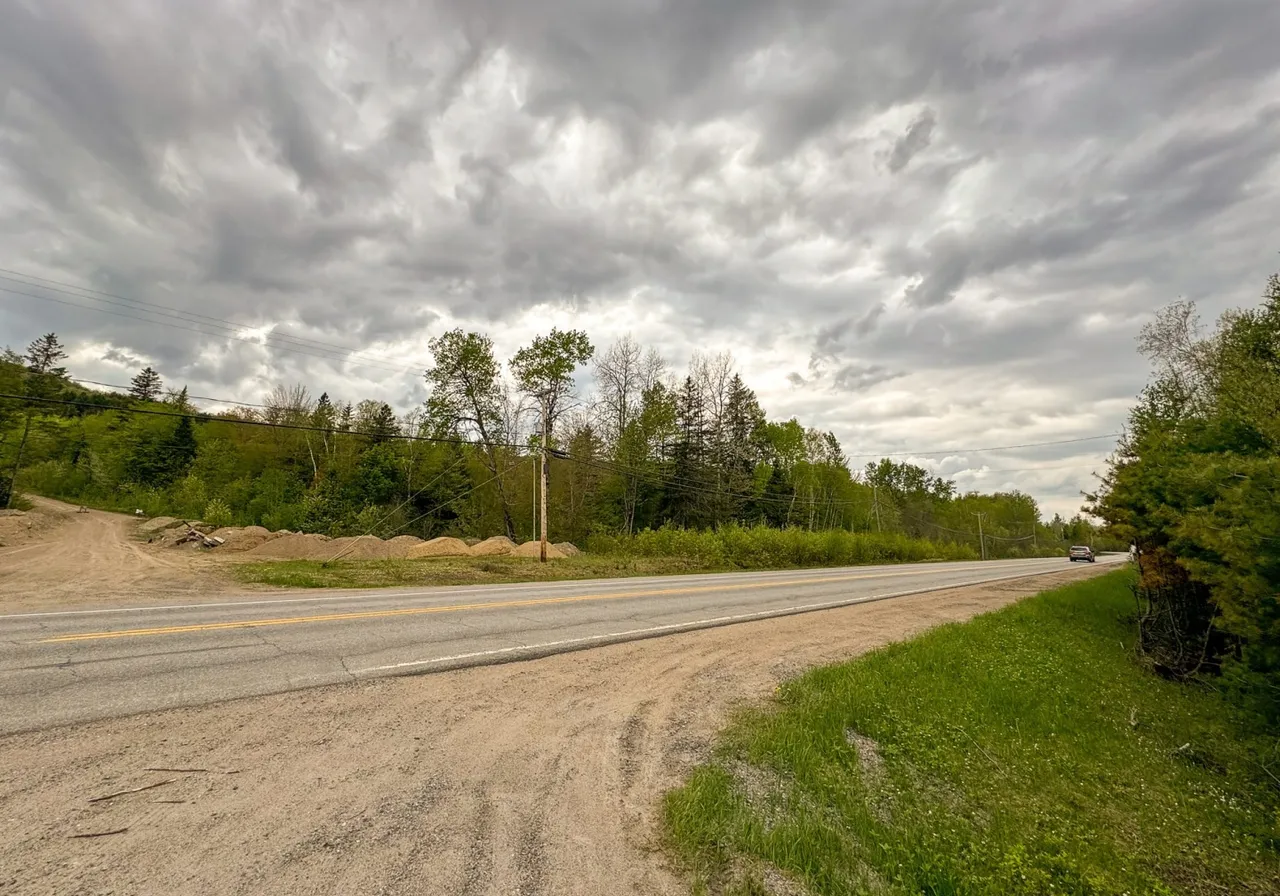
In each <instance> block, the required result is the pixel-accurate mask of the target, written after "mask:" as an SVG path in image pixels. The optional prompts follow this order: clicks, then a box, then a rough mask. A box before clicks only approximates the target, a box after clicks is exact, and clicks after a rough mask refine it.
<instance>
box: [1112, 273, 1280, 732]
mask: <svg viewBox="0 0 1280 896" xmlns="http://www.w3.org/2000/svg"><path fill="white" fill-rule="evenodd" d="M1139 347H1140V349H1141V351H1142V352H1143V354H1144V355H1146V356H1147V357H1148V358H1150V359H1151V361H1152V362H1153V366H1154V370H1153V374H1152V376H1151V379H1150V382H1149V383H1148V385H1147V386H1146V388H1145V389H1144V390H1143V392H1142V394H1141V396H1140V397H1139V400H1138V402H1137V404H1136V405H1135V407H1134V408H1133V411H1132V413H1131V414H1130V417H1129V424H1128V427H1127V431H1126V433H1125V435H1124V438H1123V439H1122V440H1121V442H1120V445H1119V449H1118V450H1117V452H1116V454H1115V456H1114V457H1113V459H1112V461H1111V463H1110V465H1109V470H1108V472H1107V475H1106V477H1105V479H1104V481H1103V483H1102V486H1101V487H1100V489H1099V490H1098V491H1097V493H1096V494H1094V495H1092V496H1091V502H1090V503H1091V508H1092V510H1093V512H1094V513H1096V514H1098V515H1099V516H1100V517H1102V518H1103V519H1104V520H1105V521H1106V522H1107V523H1108V525H1109V526H1110V528H1111V530H1112V531H1113V532H1114V533H1115V534H1116V535H1118V536H1119V537H1121V538H1124V539H1126V540H1132V541H1134V542H1135V543H1136V545H1137V547H1138V549H1139V551H1140V554H1139V566H1140V578H1139V581H1138V584H1137V587H1136V594H1137V598H1138V612H1137V624H1138V631H1139V636H1140V637H1139V644H1140V646H1141V648H1142V650H1143V652H1144V654H1145V655H1146V656H1147V657H1148V658H1149V660H1150V662H1151V663H1152V664H1153V666H1154V667H1155V668H1156V669H1157V670H1159V671H1160V672H1162V673H1164V674H1166V675H1169V676H1173V677H1192V676H1199V675H1203V674H1205V673H1210V674H1216V673H1219V672H1221V673H1223V676H1222V678H1221V679H1219V680H1221V681H1225V682H1227V683H1229V684H1230V685H1232V688H1233V691H1234V692H1235V693H1236V694H1237V695H1238V696H1240V697H1241V698H1242V699H1244V700H1245V701H1246V702H1247V703H1248V704H1250V705H1251V706H1253V707H1254V708H1255V709H1257V710H1258V711H1259V712H1260V714H1261V717H1262V718H1265V719H1267V720H1269V721H1270V722H1271V723H1272V724H1276V723H1280V494H1277V490H1278V489H1280V277H1277V276H1274V275H1273V276H1272V277H1271V278H1270V281H1269V282H1268V285H1267V289H1266V291H1265V293H1264V295H1263V300H1262V303H1261V305H1260V306H1258V307H1256V308H1251V309H1237V310H1231V311H1228V312H1226V313H1225V314H1223V315H1222V316H1221V317H1220V319H1219V320H1218V322H1217V326H1216V327H1215V328H1214V329H1213V330H1212V331H1207V330H1205V329H1204V328H1203V327H1202V326H1201V325H1200V322H1199V320H1198V317H1197V313H1196V308H1195V305H1194V304H1193V303H1190V302H1178V303H1176V304H1174V305H1171V306H1170V307H1168V308H1166V309H1165V310H1164V311H1163V312H1162V313H1161V314H1160V315H1159V316H1158V317H1157V319H1156V320H1155V321H1154V322H1152V323H1151V324H1150V325H1148V326H1147V327H1146V328H1145V329H1144V330H1143V332H1142V334H1141V337H1140V340H1139Z"/></svg>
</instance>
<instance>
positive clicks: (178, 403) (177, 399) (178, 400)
mask: <svg viewBox="0 0 1280 896" xmlns="http://www.w3.org/2000/svg"><path fill="white" fill-rule="evenodd" d="M166 403H167V404H169V405H171V406H172V407H173V408H174V409H175V410H177V411H180V412H182V413H184V414H186V413H190V412H191V411H194V410H195V407H194V406H193V405H192V404H191V399H189V398H188V397H187V387H186V386H183V387H182V388H181V389H179V390H178V391H177V392H174V391H172V390H170V391H169V400H168V401H167V402H166Z"/></svg>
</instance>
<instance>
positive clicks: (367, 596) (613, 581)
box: [0, 545, 1062, 620]
mask: <svg viewBox="0 0 1280 896" xmlns="http://www.w3.org/2000/svg"><path fill="white" fill-rule="evenodd" d="M33 547H38V545H33ZM1060 559H1062V558H1059V557H1047V558H1041V557H1032V558H1028V559H1026V560H996V561H992V565H993V566H994V565H995V564H999V565H1000V567H1001V568H1007V567H1009V566H1011V565H1013V564H1021V563H1028V564H1030V563H1035V562H1036V561H1038V560H1060ZM981 562H982V561H981V560H949V561H945V562H943V563H929V562H926V561H921V562H917V563H890V564H880V565H877V566H816V567H809V568H806V569H778V570H766V569H761V570H741V571H739V572H723V573H705V574H701V575H699V574H696V573H695V574H684V575H674V576H617V577H614V578H607V579H570V580H562V581H559V582H504V583H502V584H500V585H492V586H489V587H484V586H474V585H473V586H468V587H464V588H455V589H452V590H449V591H438V590H434V589H433V590H430V591H397V590H394V589H385V590H374V589H360V588H352V589H350V590H349V591H347V592H346V593H344V594H334V595H327V596H326V595H321V596H317V597H290V598H272V599H271V600H228V601H218V602H217V603H199V604H168V605H165V606H157V607H104V608H99V609H92V610H88V609H86V610H53V611H48V612H43V613H10V614H8V615H0V620H5V619H45V618H50V617H56V616H101V615H106V614H110V613H151V612H159V611H161V610H200V609H204V608H206V607H262V606H271V605H273V604H305V603H327V602H331V601H339V600H349V601H364V600H386V599H391V598H402V597H449V596H451V595H455V594H506V593H508V592H511V591H534V590H547V591H565V590H569V589H572V588H587V587H597V588H598V587H600V586H601V585H618V584H623V583H629V582H632V583H633V582H653V583H655V584H656V583H663V584H665V583H669V582H683V583H686V584H696V583H698V582H713V581H720V580H722V579H734V578H738V577H743V578H748V577H751V578H756V579H760V578H768V577H771V576H783V577H787V580H788V581H796V582H800V583H803V581H804V580H805V579H806V578H812V577H814V576H819V575H830V574H831V573H833V572H846V571H859V572H871V573H874V572H877V571H880V570H883V571H885V573H886V574H891V573H890V571H893V570H899V569H905V568H908V567H913V566H928V567H930V568H933V569H943V568H946V567H952V566H956V565H961V564H969V563H981ZM1049 571H1050V572H1052V570H1049ZM1028 575H1036V573H1028ZM779 584H787V581H783V582H780V583H779ZM286 593H288V592H286ZM293 593H295V594H296V593H298V592H293Z"/></svg>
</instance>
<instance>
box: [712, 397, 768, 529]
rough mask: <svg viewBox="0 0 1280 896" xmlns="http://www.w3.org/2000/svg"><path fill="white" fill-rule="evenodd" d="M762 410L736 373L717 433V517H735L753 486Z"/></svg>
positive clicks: (762, 420)
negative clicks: (718, 484)
mask: <svg viewBox="0 0 1280 896" xmlns="http://www.w3.org/2000/svg"><path fill="white" fill-rule="evenodd" d="M764 422H765V417H764V411H762V410H761V409H760V402H759V400H758V399H757V398H756V394H755V392H753V391H751V390H750V389H748V388H747V386H746V384H745V383H744V382H743V381H742V377H740V376H739V375H738V374H736V373H735V374H734V375H733V379H731V380H730V381H729V388H728V395H727V398H726V400H725V406H724V412H723V413H722V414H721V420H720V431H719V432H718V433H717V434H716V465H717V467H718V470H717V472H718V475H719V482H720V486H721V489H720V493H719V495H718V497H719V498H720V501H719V506H718V507H717V516H721V515H722V516H724V517H727V518H730V519H734V518H738V517H740V515H741V514H742V512H743V510H744V508H745V507H746V505H747V501H748V498H747V497H746V496H747V495H749V494H750V492H751V491H752V489H753V488H754V486H755V469H756V464H757V463H758V462H759V460H760V459H761V456H762V448H763V438H762V432H763V428H764Z"/></svg>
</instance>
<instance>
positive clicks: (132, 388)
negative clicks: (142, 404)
mask: <svg viewBox="0 0 1280 896" xmlns="http://www.w3.org/2000/svg"><path fill="white" fill-rule="evenodd" d="M163 389H164V383H163V382H161V380H160V374H158V373H156V372H155V371H154V370H152V369H151V368H150V367H144V368H143V369H142V372H140V373H139V374H138V375H137V376H135V377H134V378H133V379H132V380H131V381H130V384H129V394H130V395H132V396H133V397H134V399H136V400H137V401H155V400H156V399H158V398H159V397H160V393H161V392H162V391H163Z"/></svg>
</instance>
